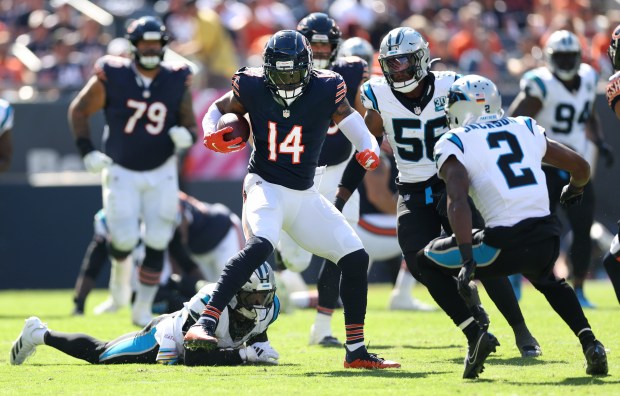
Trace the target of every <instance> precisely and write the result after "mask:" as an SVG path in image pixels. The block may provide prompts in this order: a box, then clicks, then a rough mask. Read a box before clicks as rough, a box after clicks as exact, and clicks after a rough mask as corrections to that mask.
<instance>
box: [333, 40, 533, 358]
mask: <svg viewBox="0 0 620 396" xmlns="http://www.w3.org/2000/svg"><path fill="white" fill-rule="evenodd" d="M379 63H380V65H381V69H382V71H383V74H384V75H383V76H382V77H373V78H371V79H370V80H369V81H367V82H366V83H364V85H363V86H362V101H363V103H364V105H365V106H366V108H367V109H368V111H367V112H366V115H365V118H364V120H365V122H366V125H367V126H368V128H369V130H370V131H371V132H372V133H373V134H374V135H375V136H376V137H379V136H381V134H382V133H383V132H384V131H385V134H386V136H387V139H388V141H389V143H390V146H392V148H393V150H394V156H395V159H396V166H397V168H398V179H397V187H398V192H399V197H398V209H397V216H398V224H397V234H398V242H399V245H400V247H401V250H402V252H403V255H404V257H405V262H406V264H407V267H408V268H409V270H410V271H411V273H412V275H413V276H414V277H415V278H416V279H417V280H418V281H420V282H422V279H420V277H419V274H416V273H415V272H414V271H413V268H414V264H415V260H416V254H417V252H418V251H419V250H420V249H421V248H423V247H424V246H425V245H426V244H427V243H428V242H430V241H431V240H433V239H434V238H437V237H439V236H440V235H441V233H442V229H443V231H445V232H446V233H447V234H451V233H452V229H451V228H450V224H449V221H448V218H447V216H446V209H445V199H441V198H440V197H441V196H442V195H443V196H445V184H444V182H443V181H442V180H441V179H439V178H438V177H437V175H436V169H435V163H434V161H433V147H434V145H435V142H436V141H437V140H438V139H439V138H440V137H441V135H443V134H444V133H446V132H447V131H448V127H447V120H446V113H445V104H446V102H447V95H448V89H449V87H450V84H452V83H453V82H454V81H455V80H457V79H458V78H459V77H460V75H459V74H457V73H455V72H452V71H445V72H436V71H431V70H430V64H431V58H430V51H429V49H428V43H427V42H426V40H425V39H424V38H423V37H422V35H420V33H418V32H417V31H416V30H414V29H411V28H396V29H393V30H392V31H390V32H389V33H388V34H387V35H386V36H385V37H384V38H383V40H382V42H381V46H380V49H379ZM364 174H365V170H364V169H362V168H361V167H360V166H358V165H357V164H355V163H352V162H350V163H349V165H348V166H347V169H346V170H345V173H344V174H343V176H342V181H341V183H340V185H339V188H338V192H337V194H336V206H337V207H341V205H342V204H343V203H344V202H346V200H347V199H348V197H349V196H350V194H351V191H355V189H356V188H357V186H358V185H359V184H360V182H361V181H362V179H363V176H364ZM477 225H478V226H482V225H483V222H482V219H480V218H479V216H478V217H477ZM422 283H423V282H422ZM483 284H484V286H485V289H486V290H487V292H488V294H489V296H490V297H491V299H492V300H493V302H494V303H495V304H496V305H497V307H498V309H499V310H500V312H501V313H502V315H503V316H504V317H505V318H506V320H507V321H508V323H509V324H510V325H511V326H512V328H513V331H514V332H515V339H516V344H517V346H518V348H519V351H520V353H521V355H522V356H524V357H536V356H539V355H540V354H541V350H540V346H539V345H538V342H537V341H536V340H535V339H534V337H533V336H532V335H531V333H530V331H529V329H528V328H527V326H526V324H525V319H524V318H523V314H522V313H521V310H520V308H519V304H518V302H517V299H516V297H515V295H514V292H513V290H512V287H511V285H510V282H509V281H508V279H507V278H505V277H504V278H497V279H485V280H484V281H483ZM481 320H486V318H485V315H482V316H481Z"/></svg>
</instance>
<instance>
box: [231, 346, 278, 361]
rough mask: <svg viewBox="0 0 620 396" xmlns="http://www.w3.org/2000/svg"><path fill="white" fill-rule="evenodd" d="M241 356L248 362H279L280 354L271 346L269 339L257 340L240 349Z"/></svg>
mask: <svg viewBox="0 0 620 396" xmlns="http://www.w3.org/2000/svg"><path fill="white" fill-rule="evenodd" d="M239 356H241V359H242V360H243V361H244V362H246V363H269V364H278V359H279V358H280V354H279V353H278V352H277V351H276V350H275V349H273V348H272V347H271V344H269V341H265V342H256V343H254V344H252V345H248V346H247V347H245V348H241V349H239Z"/></svg>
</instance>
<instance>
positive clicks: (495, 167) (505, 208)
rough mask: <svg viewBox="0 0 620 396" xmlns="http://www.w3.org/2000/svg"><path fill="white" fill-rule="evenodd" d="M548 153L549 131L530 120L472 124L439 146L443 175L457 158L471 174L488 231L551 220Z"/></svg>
mask: <svg viewBox="0 0 620 396" xmlns="http://www.w3.org/2000/svg"><path fill="white" fill-rule="evenodd" d="M546 151H547V139H546V137H545V130H544V128H542V127H541V126H539V125H537V124H536V121H534V120H533V119H531V118H529V117H516V118H512V117H504V118H502V119H500V120H498V121H492V122H487V123H483V124H470V125H467V126H465V127H463V128H457V129H453V130H452V131H450V133H447V134H445V135H443V136H442V137H441V139H440V140H439V141H438V142H437V144H436V145H435V158H436V160H437V169H438V170H439V169H441V167H442V166H443V164H444V162H445V161H446V160H447V159H448V158H450V157H451V156H454V157H455V158H456V159H457V160H458V161H459V162H460V163H461V164H463V166H465V168H466V169H467V173H468V174H469V181H470V185H469V195H470V196H471V197H472V199H473V200H474V203H475V204H476V208H478V210H479V211H480V213H481V214H482V217H483V218H484V222H485V224H486V227H487V228H493V227H497V226H506V227H509V226H513V225H515V224H516V223H518V222H520V221H521V220H525V219H528V218H535V217H544V216H547V215H549V197H548V194H547V183H546V180H545V174H544V172H543V171H542V168H541V162H542V158H543V156H544V155H545V153H546Z"/></svg>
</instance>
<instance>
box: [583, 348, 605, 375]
mask: <svg viewBox="0 0 620 396" xmlns="http://www.w3.org/2000/svg"><path fill="white" fill-rule="evenodd" d="M584 355H585V356H586V374H589V375H607V372H608V368H607V353H606V352H605V347H604V346H603V344H601V342H600V341H598V340H595V341H594V342H593V343H592V344H590V345H589V346H588V347H587V348H585V352H584Z"/></svg>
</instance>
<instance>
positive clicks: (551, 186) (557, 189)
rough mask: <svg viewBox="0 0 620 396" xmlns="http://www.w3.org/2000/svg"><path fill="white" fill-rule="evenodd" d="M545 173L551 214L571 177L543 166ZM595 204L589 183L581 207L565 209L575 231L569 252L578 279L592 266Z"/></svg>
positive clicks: (574, 273) (561, 171)
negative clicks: (591, 230) (592, 232)
mask: <svg viewBox="0 0 620 396" xmlns="http://www.w3.org/2000/svg"><path fill="white" fill-rule="evenodd" d="M543 171H544V172H545V177H546V178H547V188H548V191H549V209H550V210H551V213H555V212H556V211H557V208H558V205H559V203H560V195H561V193H562V188H563V187H564V186H565V185H567V184H568V182H569V178H570V175H569V174H568V173H567V172H566V171H563V170H560V169H557V168H554V167H550V166H543ZM594 204H595V197H594V188H593V187H592V183H588V184H587V185H586V187H585V189H584V192H583V200H582V201H581V205H576V206H571V207H569V208H563V210H564V213H566V217H567V218H568V222H569V224H570V227H571V229H572V230H573V243H572V245H571V247H570V250H569V257H570V261H571V264H572V266H573V277H574V278H577V279H584V278H585V277H586V275H587V273H588V268H589V266H590V256H591V254H592V239H591V238H590V228H591V227H592V223H593V222H594Z"/></svg>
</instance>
